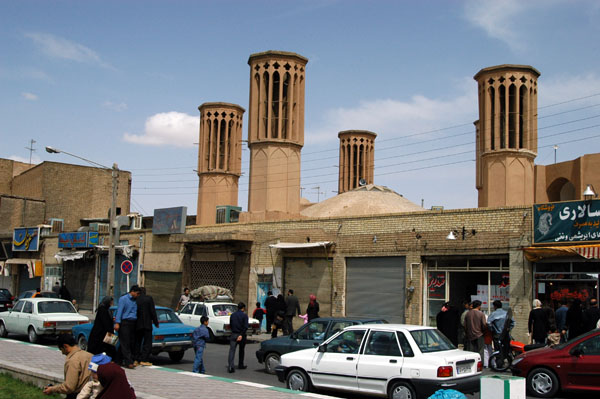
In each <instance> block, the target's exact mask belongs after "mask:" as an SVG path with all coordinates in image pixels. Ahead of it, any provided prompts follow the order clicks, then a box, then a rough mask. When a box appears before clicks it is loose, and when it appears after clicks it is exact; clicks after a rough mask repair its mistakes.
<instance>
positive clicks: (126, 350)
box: [115, 285, 141, 369]
mask: <svg viewBox="0 0 600 399" xmlns="http://www.w3.org/2000/svg"><path fill="white" fill-rule="evenodd" d="M140 291H141V290H140V287H138V286H137V285H134V286H132V287H131V289H130V290H129V293H128V294H125V295H123V296H122V297H121V298H119V305H118V307H117V313H116V314H115V331H117V332H118V333H119V342H120V343H121V354H122V355H123V366H124V367H127V368H129V369H133V368H135V365H134V364H133V360H134V359H133V352H132V351H133V350H134V348H135V323H136V321H137V303H136V301H135V300H136V299H137V297H138V296H139V295H140Z"/></svg>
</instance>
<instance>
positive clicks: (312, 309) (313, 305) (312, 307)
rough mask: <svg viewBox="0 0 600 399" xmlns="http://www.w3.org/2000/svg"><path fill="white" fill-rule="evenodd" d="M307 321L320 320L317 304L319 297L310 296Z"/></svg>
mask: <svg viewBox="0 0 600 399" xmlns="http://www.w3.org/2000/svg"><path fill="white" fill-rule="evenodd" d="M306 316H307V317H308V319H307V321H311V320H313V319H317V318H319V302H317V296H316V295H315V294H310V295H309V296H308V306H307V307H306Z"/></svg>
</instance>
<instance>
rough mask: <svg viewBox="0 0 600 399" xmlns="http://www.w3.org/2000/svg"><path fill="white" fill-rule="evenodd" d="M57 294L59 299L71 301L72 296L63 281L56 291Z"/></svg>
mask: <svg viewBox="0 0 600 399" xmlns="http://www.w3.org/2000/svg"><path fill="white" fill-rule="evenodd" d="M58 296H60V299H64V300H65V301H69V302H71V300H73V297H72V296H71V293H70V292H69V289H68V288H67V285H66V284H64V283H63V285H62V287H60V290H59V291H58Z"/></svg>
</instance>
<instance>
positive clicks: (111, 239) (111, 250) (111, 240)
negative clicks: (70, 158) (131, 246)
mask: <svg viewBox="0 0 600 399" xmlns="http://www.w3.org/2000/svg"><path fill="white" fill-rule="evenodd" d="M118 178H119V167H118V166H117V164H116V163H113V166H112V201H111V204H110V218H109V220H110V222H109V223H110V226H109V229H108V230H109V235H108V271H107V273H106V295H107V296H111V297H112V296H113V293H114V278H115V245H116V244H115V229H116V227H117V226H116V220H117V215H116V213H117V189H118V187H119V186H118V185H119V181H118Z"/></svg>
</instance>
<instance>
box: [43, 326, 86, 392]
mask: <svg viewBox="0 0 600 399" xmlns="http://www.w3.org/2000/svg"><path fill="white" fill-rule="evenodd" d="M56 346H58V349H59V350H60V352H61V353H62V354H63V355H65V356H66V357H67V358H66V359H65V382H63V383H62V384H59V385H50V386H47V387H46V388H44V391H43V392H44V393H45V394H46V395H50V394H52V393H59V394H65V395H67V398H66V399H76V398H77V394H78V393H79V392H80V391H81V389H82V388H83V386H84V385H85V384H87V382H88V381H89V379H90V376H91V375H92V372H91V371H90V370H89V369H88V365H89V363H90V361H91V360H92V354H91V353H89V352H86V351H84V350H81V349H80V348H79V346H77V343H76V341H75V338H73V335H71V334H60V335H59V336H58V338H57V339H56Z"/></svg>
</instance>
